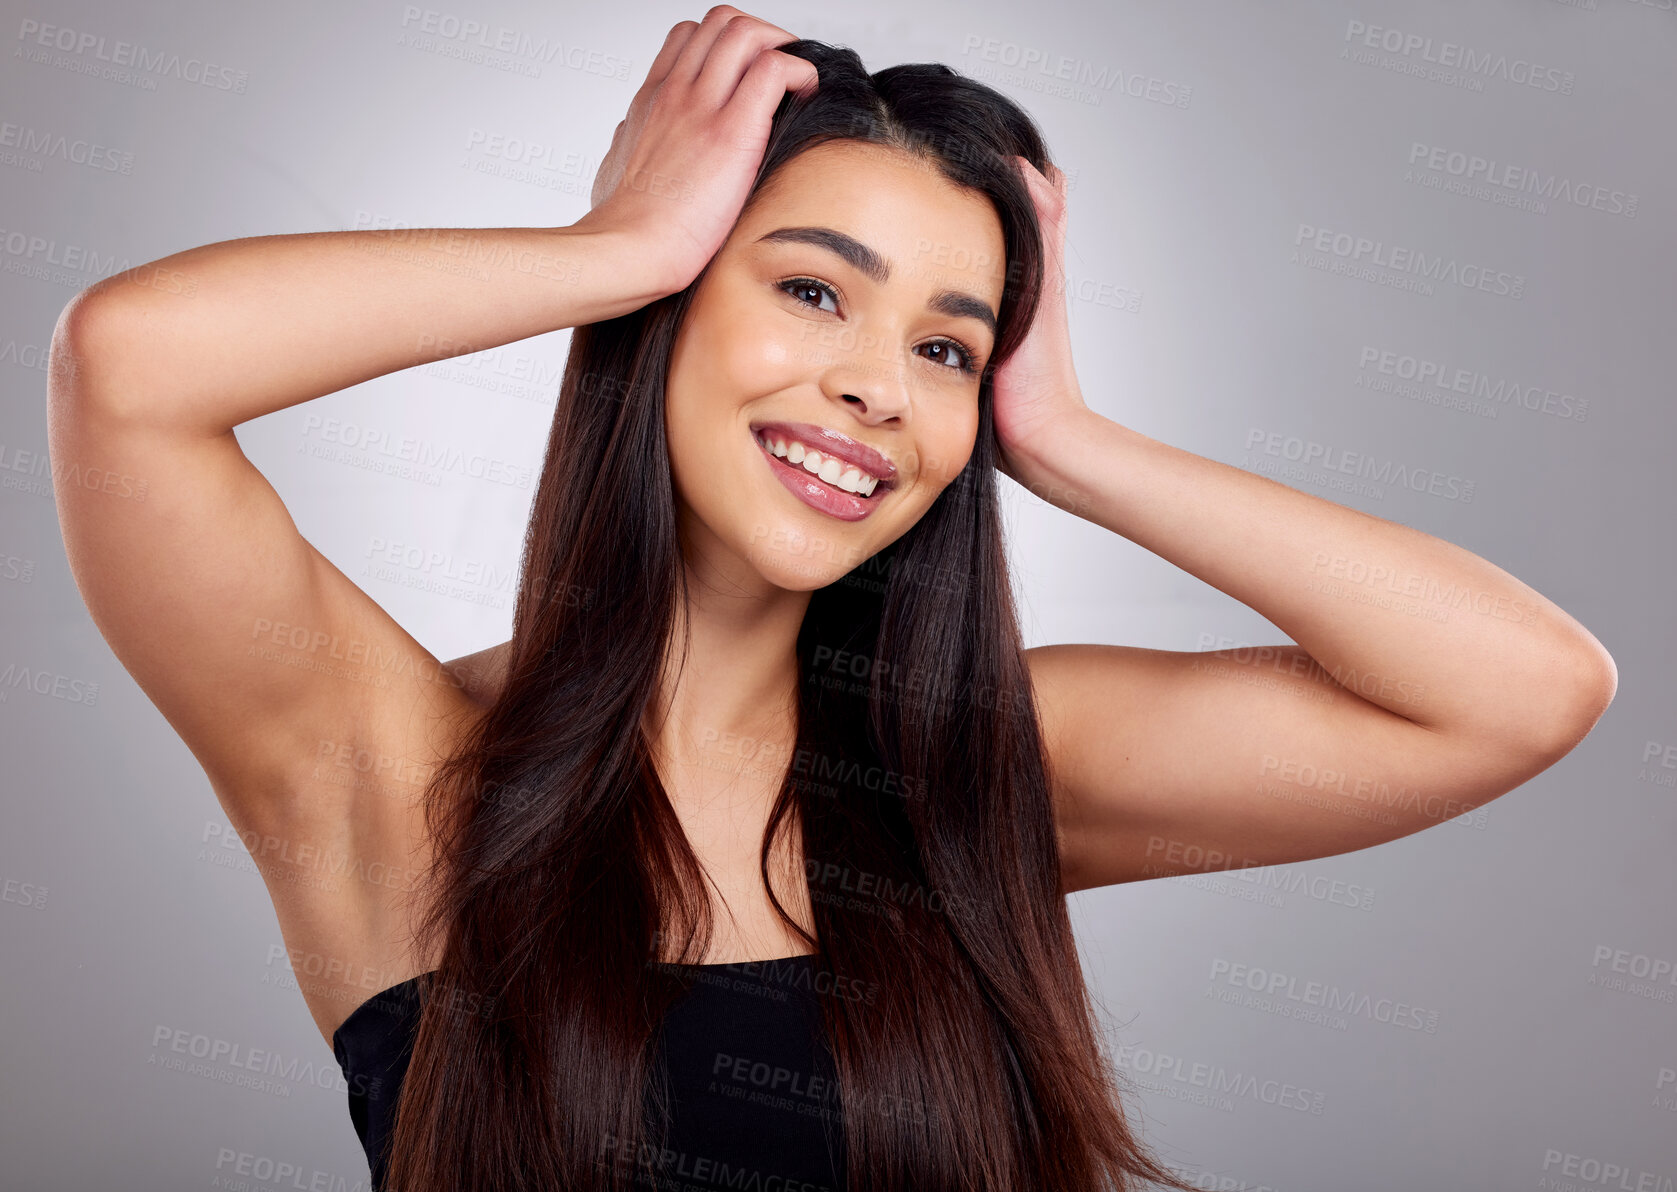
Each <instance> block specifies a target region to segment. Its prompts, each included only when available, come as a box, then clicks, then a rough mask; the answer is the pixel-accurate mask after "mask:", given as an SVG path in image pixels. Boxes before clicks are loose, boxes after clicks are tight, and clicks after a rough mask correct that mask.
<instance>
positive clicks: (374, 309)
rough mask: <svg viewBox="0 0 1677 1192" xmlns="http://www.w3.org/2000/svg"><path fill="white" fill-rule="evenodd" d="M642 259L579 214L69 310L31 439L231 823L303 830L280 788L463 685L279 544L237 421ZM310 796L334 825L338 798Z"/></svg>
mask: <svg viewBox="0 0 1677 1192" xmlns="http://www.w3.org/2000/svg"><path fill="white" fill-rule="evenodd" d="M655 264H656V262H655V261H653V260H651V259H649V256H648V254H647V252H646V251H645V245H644V243H643V242H641V241H639V240H637V239H636V238H634V237H632V236H630V235H628V234H626V233H622V232H618V231H616V230H600V231H594V230H590V229H588V227H587V221H584V223H583V225H580V226H579V227H573V228H555V229H529V228H510V229H442V230H433V231H424V232H419V231H414V232H394V233H392V232H380V231H366V232H363V231H351V232H328V233H319V234H305V235H294V236H265V237H256V238H252V239H247V240H233V241H227V242H224V243H219V244H211V245H208V246H205V247H201V248H193V249H190V250H188V251H186V252H182V253H178V254H176V255H174V256H171V257H166V258H164V259H162V260H160V261H157V262H154V263H152V264H150V265H145V266H141V267H139V268H137V269H133V270H130V271H128V273H126V274H118V275H116V276H115V277H112V278H108V279H106V280H104V281H102V282H99V283H98V284H96V285H94V286H92V287H90V288H89V289H87V290H85V291H83V292H82V293H80V294H78V295H77V296H76V297H75V298H74V299H72V301H71V302H70V304H69V305H68V306H67V307H66V308H65V310H64V312H63V314H62V315H61V317H60V319H59V322H58V326H57V329H56V331H55V332H54V336H53V347H52V358H51V370H50V375H49V384H48V405H49V431H48V441H49V449H50V453H51V460H52V472H53V477H54V490H55V497H56V501H57V507H58V515H59V524H60V528H61V530H62V532H63V536H64V542H65V547H66V551H67V554H68V557H69V561H70V566H71V569H72V573H73V574H74V576H75V580H76V583H77V586H78V587H79V588H80V590H81V594H82V596H83V598H84V600H85V601H86V603H87V607H88V609H89V611H90V612H91V614H92V616H93V619H94V622H95V623H96V624H97V625H98V627H99V630H100V632H101V633H102V634H103V635H104V637H105V639H106V641H107V642H108V643H109V644H110V646H111V648H112V650H113V651H114V652H115V653H116V655H117V657H118V658H119V659H120V660H121V662H122V664H123V666H124V667H125V668H126V669H127V670H128V672H129V673H130V674H131V675H132V676H133V677H134V679H135V681H136V682H137V683H139V685H140V686H141V688H142V689H143V690H144V691H145V692H146V694H147V696H148V697H150V699H151V700H152V702H153V703H154V704H156V706H157V707H158V709H159V711H161V712H162V713H163V715H164V716H165V718H167V719H168V721H169V722H170V724H171V725H172V726H173V727H174V728H175V730H176V731H177V732H178V733H179V734H180V736H181V738H182V739H183V740H184V741H185V742H186V744H187V746H188V747H189V748H190V749H191V750H192V752H193V754H194V756H195V757H196V758H197V759H198V761H199V762H200V764H202V765H203V767H204V769H205V772H206V774H207V775H208V776H209V778H210V780H211V783H212V785H213V786H214V787H215V789H216V792H217V795H218V796H219V797H220V799H221V802H222V805H223V807H224V808H225V809H226V811H227V813H228V815H229V817H230V818H231V819H232V821H233V824H234V826H235V827H236V828H238V829H240V830H241V831H245V830H254V831H257V832H259V833H264V834H267V833H282V834H285V835H287V836H296V835H299V834H301V833H303V832H305V831H306V830H307V829H309V828H310V825H309V824H307V823H304V822H302V821H301V820H299V819H298V818H297V817H298V816H299V815H301V814H303V813H304V808H302V807H301V806H298V805H297V804H298V802H299V800H298V799H297V793H298V792H299V791H300V790H301V789H303V788H304V787H305V786H306V785H308V784H307V783H306V781H305V778H306V776H307V775H310V774H313V773H315V772H316V767H317V766H318V765H319V764H320V761H321V759H322V757H323V756H325V757H326V758H327V759H328V761H330V758H331V756H333V755H334V754H335V752H336V750H338V749H340V748H344V747H347V748H349V749H350V750H352V751H353V750H373V751H374V752H375V753H383V752H388V751H389V750H391V749H392V748H394V747H395V743H397V742H403V741H408V742H412V741H423V740H425V739H426V737H427V735H428V734H427V731H426V729H427V728H428V727H430V726H428V725H427V724H426V723H425V722H424V719H423V718H415V719H414V721H413V723H412V724H411V725H410V724H407V723H391V722H390V721H391V717H392V716H393V715H394V714H395V711H396V710H397V709H403V710H413V711H420V710H425V709H429V710H430V711H431V712H437V711H443V710H447V709H448V708H450V707H454V706H458V705H459V704H461V703H462V700H461V692H460V690H459V680H458V679H456V678H454V677H453V676H450V675H445V674H444V673H442V670H441V668H440V666H439V664H438V661H437V659H436V658H435V657H434V656H432V655H431V654H430V653H429V652H428V651H427V650H426V649H425V648H424V647H423V646H421V645H420V644H419V643H418V642H416V641H415V640H414V639H413V638H411V637H410V636H409V635H408V634H407V633H405V632H404V631H403V630H402V629H401V627H400V626H399V625H397V623H396V622H395V621H394V620H393V619H392V618H391V617H390V616H389V615H388V614H387V613H385V611H384V610H383V609H382V608H380V607H379V606H378V605H377V604H376V603H375V602H374V601H373V600H372V599H371V598H370V597H369V596H368V595H367V594H366V593H364V592H363V591H362V590H361V589H360V588H359V587H358V586H357V585H356V584H355V583H354V582H352V581H351V580H350V579H349V578H348V577H347V576H345V575H344V574H343V572H341V571H340V570H339V569H338V568H337V567H335V566H334V565H333V564H332V563H331V562H330V561H328V560H327V559H326V558H325V557H324V556H323V555H321V554H320V552H319V551H317V550H316V549H315V548H314V547H313V546H312V545H311V544H310V543H309V542H308V541H307V540H306V539H304V538H303V536H302V535H301V534H299V533H298V531H297V527H296V525H295V523H294V522H293V521H292V519H291V516H290V514H289V513H288V511H287V510H286V508H285V505H284V504H283V503H282V502H281V500H280V497H279V495H278V494H277V493H276V492H275V490H274V489H273V487H272V486H271V485H270V484H269V483H268V481H267V479H266V478H265V477H264V476H263V475H262V474H261V473H260V472H259V471H258V470H257V469H256V468H255V467H254V466H253V465H252V464H251V463H250V462H249V460H247V459H246V458H245V456H244V454H243V452H242V451H241V450H240V447H239V443H238V441H237V439H236V438H235V436H234V432H233V428H234V427H235V426H236V425H238V424H239V423H242V422H245V421H248V420H250V419H252V418H256V417H259V416H261V415H263V414H267V413H270V412H272V411H275V410H279V409H283V408H285V407H288V406H293V405H297V404H299V403H301V402H305V401H308V400H310V399H311V398H315V397H319V396H321V395H323V394H328V393H333V392H335V391H337V390H340V389H343V388H346V387H348V386H351V385H354V384H357V383H359V382H361V381H365V380H368V379H370V378H372V377H377V376H380V375H382V374H385V373H389V372H392V371H395V370H398V369H403V368H407V367H409V366H411V365H415V364H419V363H421V362H424V361H427V360H434V359H438V358H441V357H445V356H453V355H458V354H460V353H463V352H468V351H474V350H478V349H482V348H488V347H492V346H495V345H498V344H502V343H507V342H511V341H513V340H517V339H521V338H525V337H527V336H531V335H536V334H539V333H542V332H545V331H552V330H556V329H558V328H562V327H567V326H574V325H578V324H583V323H588V322H593V321H596V320H599V319H604V318H609V317H612V316H615V315H619V314H622V313H624V312H626V311H629V310H632V309H635V308H636V307H637V306H640V305H643V304H645V303H646V302H648V301H650V300H652V299H654V298H656V297H658V296H659V295H660V294H661V293H664V292H668V289H667V286H666V283H665V281H664V280H663V279H662V278H660V277H659V276H657V274H656V273H655V272H654V269H653V266H655ZM474 400H475V399H474ZM328 750H331V751H333V753H330V754H329V753H328V752H327V751H328ZM353 774H354V772H353V771H348V770H346V771H345V772H344V775H343V776H346V777H348V776H353ZM308 802H309V803H311V804H313V806H312V808H311V809H309V812H308V813H309V814H313V815H325V816H326V817H327V818H328V819H335V818H338V817H341V816H342V814H343V813H344V811H345V810H346V808H347V806H348V805H349V804H350V803H352V802H354V800H353V798H352V797H351V795H350V793H349V792H347V791H346V792H345V794H344V798H343V800H342V801H339V802H338V804H337V805H336V806H330V807H327V806H321V805H320V804H321V799H320V798H318V797H317V798H312V799H309V800H308ZM389 802H390V801H389V800H373V801H372V804H373V805H374V807H375V808H379V809H378V810H370V812H369V817H370V818H371V819H373V820H383V819H385V818H386V816H387V815H388V816H389V817H391V818H390V820H389V823H388V824H385V825H383V826H375V825H373V824H369V825H368V826H369V828H372V830H373V831H374V832H375V833H376V834H383V833H384V832H385V829H386V828H389V827H392V826H396V825H399V824H400V823H401V822H404V821H405V819H406V817H407V811H408V809H398V808H396V807H391V806H383V807H380V805H387V804H389ZM363 803H365V801H363ZM344 843H348V842H344Z"/></svg>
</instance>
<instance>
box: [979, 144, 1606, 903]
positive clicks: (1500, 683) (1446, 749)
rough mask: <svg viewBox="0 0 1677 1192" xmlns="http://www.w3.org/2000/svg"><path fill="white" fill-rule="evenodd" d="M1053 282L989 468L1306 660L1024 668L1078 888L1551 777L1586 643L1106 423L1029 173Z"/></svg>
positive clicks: (1505, 581) (1354, 515) (1365, 529)
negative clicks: (1231, 606) (1134, 550)
mask: <svg viewBox="0 0 1677 1192" xmlns="http://www.w3.org/2000/svg"><path fill="white" fill-rule="evenodd" d="M1023 172H1024V173H1025V175H1026V176H1027V179H1028V180H1029V182H1030V185H1031V188H1032V191H1033V193H1034V194H1035V196H1036V198H1037V203H1038V210H1039V213H1040V214H1041V215H1042V217H1043V228H1044V240H1045V247H1046V249H1047V253H1048V266H1049V274H1050V279H1049V280H1050V283H1051V284H1050V286H1049V288H1048V289H1047V290H1046V291H1045V293H1044V300H1043V306H1042V309H1041V311H1040V312H1039V314H1038V316H1037V319H1036V321H1035V322H1034V323H1033V325H1032V329H1031V332H1030V335H1029V337H1028V338H1027V341H1026V343H1025V344H1023V345H1021V347H1020V349H1019V351H1018V352H1017V353H1016V354H1015V355H1014V357H1013V358H1011V359H1010V360H1009V361H1008V362H1007V363H1006V364H1004V365H1003V366H1002V368H1001V370H1000V371H999V372H998V373H997V376H996V378H995V392H994V399H995V417H996V428H997V435H998V438H999V440H1000V442H1001V445H1002V456H1003V464H1002V466H1003V470H1004V471H1005V472H1006V473H1007V474H1008V475H1010V476H1012V477H1013V478H1014V479H1015V480H1017V481H1018V482H1019V483H1021V484H1022V485H1024V486H1025V487H1026V488H1028V489H1030V490H1031V491H1032V492H1034V493H1036V494H1037V495H1038V496H1040V497H1042V498H1043V499H1044V500H1046V501H1049V502H1050V503H1052V504H1054V505H1056V506H1058V507H1059V508H1061V509H1065V510H1067V511H1068V512H1071V513H1075V514H1076V515H1078V516H1080V517H1083V518H1085V519H1087V520H1089V521H1092V522H1094V523H1095V524H1097V525H1100V526H1104V527H1105V528H1106V529H1108V530H1111V531H1112V532H1113V533H1115V534H1121V535H1123V536H1124V537H1125V538H1128V539H1129V540H1130V541H1132V542H1134V543H1136V544H1137V545H1139V546H1143V547H1146V548H1147V549H1148V550H1150V551H1153V552H1154V553H1155V554H1157V555H1159V556H1161V557H1162V558H1165V559H1167V560H1169V561H1170V562H1172V563H1174V564H1176V565H1177V566H1178V567H1181V568H1182V569H1183V570H1184V571H1187V572H1189V573H1191V574H1193V575H1195V576H1197V577H1198V578H1200V579H1202V580H1204V581H1205V582H1206V583H1208V584H1210V585H1212V586H1213V587H1215V588H1217V589H1218V590H1220V591H1222V592H1225V593H1227V594H1228V595H1230V596H1232V597H1234V598H1235V599H1236V600H1239V601H1240V602H1241V603H1243V604H1246V605H1248V606H1250V607H1251V608H1253V609H1254V610H1256V611H1257V612H1259V613H1261V614H1262V615H1263V616H1264V617H1266V618H1268V619H1269V620H1270V621H1271V622H1272V623H1273V624H1275V625H1276V626H1277V627H1279V628H1280V629H1281V630H1282V632H1284V633H1286V634H1287V635H1289V636H1290V637H1291V638H1292V639H1293V641H1294V642H1296V643H1297V645H1293V644H1286V645H1278V646H1268V647H1259V648H1254V649H1250V650H1245V651H1234V652H1228V651H1219V652H1205V653H1194V652H1173V651H1163V650H1146V649H1140V648H1136V647H1122V646H1103V645H1054V646H1044V647H1038V648H1035V649H1032V650H1028V651H1026V658H1027V660H1028V662H1029V665H1030V670H1031V676H1032V682H1033V686H1034V687H1035V689H1036V694H1037V701H1038V704H1039V708H1040V710H1041V713H1042V718H1043V725H1044V736H1045V739H1046V742H1047V745H1048V749H1049V760H1050V768H1051V771H1052V778H1053V781H1054V793H1055V802H1056V813H1057V822H1058V827H1059V830H1060V837H1061V848H1062V861H1063V864H1064V868H1065V880H1064V882H1063V885H1064V886H1065V888H1066V889H1067V890H1068V891H1069V890H1072V889H1081V888H1086V887H1089V886H1099V885H1107V884H1111V883H1114V882H1122V881H1130V880H1135V879H1137V878H1143V877H1159V876H1168V875H1170V874H1177V873H1187V872H1204V871H1207V870H1211V869H1231V868H1242V867H1245V866H1249V865H1268V864H1278V863H1282V862H1288V861H1299V860H1305V859H1308V858H1312V857H1320V856H1328V855H1332V854H1335V853H1341V852H1347V851H1351V850H1353V849H1358V848H1366V847H1369V846H1371V845H1374V844H1379V843H1381V842H1383V841H1387V840H1391V839H1395V838H1397V837H1400V836H1405V835H1409V834H1410V833H1412V832H1416V831H1419V830H1421V829H1422V828H1425V827H1428V826H1430V825H1432V824H1437V823H1442V822H1444V821H1445V820H1447V819H1453V818H1455V817H1457V816H1460V815H1462V814H1463V813H1465V812H1468V811H1471V810H1472V809H1474V808H1475V807H1477V806H1479V805H1480V804H1482V803H1484V802H1486V801H1488V800H1490V799H1493V798H1495V797H1497V796H1498V795H1501V794H1504V793H1506V792H1507V791H1509V790H1512V789H1513V788H1514V787H1516V786H1518V785H1520V784H1521V783H1523V782H1525V781H1527V780H1528V779H1529V778H1531V777H1532V776H1533V775H1535V774H1537V773H1540V772H1541V771H1542V770H1544V769H1547V768H1548V767H1549V766H1551V765H1553V764H1554V763H1555V762H1556V761H1558V760H1559V759H1560V758H1561V757H1563V756H1565V755H1566V754H1567V753H1568V752H1569V751H1570V750H1571V749H1572V748H1573V747H1574V746H1576V745H1577V744H1578V742H1579V741H1580V740H1581V739H1582V738H1583V737H1584V736H1585V734H1587V733H1588V732H1589V731H1590V729H1591V728H1592V727H1593V726H1594V724H1595V723H1596V721H1597V720H1598V719H1599V718H1600V717H1601V715H1602V713H1603V712H1604V711H1605V710H1606V708H1607V706H1608V704H1609V703H1610V702H1611V701H1612V699H1613V694H1614V691H1615V689H1616V686H1617V671H1616V669H1615V667H1614V664H1613V660H1612V658H1611V656H1610V655H1609V654H1608V653H1607V651H1606V650H1605V649H1604V648H1603V647H1602V645H1601V643H1600V642H1598V641H1597V640H1596V639H1595V638H1594V637H1593V636H1592V635H1591V634H1590V632H1589V631H1588V630H1586V629H1585V628H1584V627H1583V626H1582V625H1580V624H1579V623H1578V622H1577V621H1576V620H1574V619H1573V618H1572V617H1571V616H1569V615H1568V614H1567V613H1566V612H1565V611H1564V610H1562V609H1561V608H1559V607H1558V606H1557V605H1555V604H1554V603H1553V602H1552V601H1550V600H1548V599H1546V598H1545V597H1544V596H1542V595H1541V594H1540V593H1538V592H1537V591H1535V590H1534V589H1532V588H1531V587H1529V586H1527V585H1526V584H1524V583H1522V582H1520V580H1518V579H1516V578H1515V577H1514V576H1512V575H1509V574H1508V573H1507V572H1506V571H1503V570H1502V569H1501V568H1499V567H1497V566H1495V565H1494V564H1492V563H1490V562H1488V561H1486V560H1485V559H1482V558H1480V557H1479V556H1477V555H1475V554H1473V553H1472V552H1470V551H1467V550H1464V549H1462V548H1461V547H1459V546H1456V545H1453V544H1452V543H1449V542H1446V541H1444V540H1442V539H1440V538H1435V537H1433V536H1431V535H1429V534H1425V533H1423V532H1421V531H1419V530H1415V529H1412V528H1410V527H1408V526H1404V525H1400V524H1398V523H1396V522H1392V521H1387V520H1385V519H1382V518H1378V517H1374V516H1372V515H1370V514H1366V513H1362V512H1360V511H1358V510H1355V509H1351V508H1348V507H1346V506H1343V505H1339V504H1336V503H1334V502H1332V501H1328V500H1324V499H1322V498H1319V497H1314V496H1311V495H1309V494H1307V493H1303V492H1299V491H1298V490H1296V489H1292V488H1289V487H1287V486H1286V485H1283V484H1280V483H1277V482H1276V481H1273V480H1270V479H1269V478H1267V477H1264V476H1260V475H1256V474H1254V473H1251V472H1247V471H1244V470H1242V469H1240V468H1235V467H1231V466H1229V465H1227V464H1222V463H1218V462H1216V461H1214V460H1209V459H1205V458H1203V457H1201V456H1197V455H1194V454H1192V453H1190V452H1187V451H1182V450H1180V449H1178V448H1175V447H1171V446H1169V445H1168V444H1165V443H1161V442H1159V441H1157V440H1155V439H1151V438H1148V437H1147V436H1146V435H1143V434H1140V433H1138V432H1136V431H1134V430H1130V429H1128V428H1126V427H1124V426H1121V425H1119V424H1117V423H1115V422H1113V421H1111V420H1110V419H1107V418H1104V417H1102V416H1100V415H1099V414H1096V413H1095V412H1093V411H1091V410H1090V409H1089V408H1088V407H1087V406H1086V405H1085V404H1084V402H1083V399H1082V395H1081V392H1080V390H1079V388H1078V385H1077V380H1076V376H1075V374H1074V372H1073V370H1072V367H1071V353H1070V340H1069V335H1068V334H1067V329H1066V312H1065V303H1064V300H1063V299H1062V298H1061V297H1060V296H1059V295H1060V291H1059V290H1058V288H1057V287H1056V286H1055V285H1054V284H1052V283H1054V282H1055V281H1057V280H1058V278H1060V277H1063V268H1062V266H1061V263H1060V262H1061V253H1062V251H1063V248H1062V245H1063V238H1064V229H1065V200H1064V193H1063V184H1062V186H1061V187H1056V186H1053V185H1050V184H1049V183H1048V182H1046V181H1045V180H1044V179H1043V178H1042V176H1041V175H1039V174H1037V173H1036V171H1034V170H1032V169H1030V168H1029V167H1028V166H1027V167H1025V168H1024V171H1023Z"/></svg>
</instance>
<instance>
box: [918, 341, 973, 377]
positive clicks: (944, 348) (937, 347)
mask: <svg viewBox="0 0 1677 1192" xmlns="http://www.w3.org/2000/svg"><path fill="white" fill-rule="evenodd" d="M925 347H926V358H927V359H928V360H930V361H931V362H932V363H933V364H942V365H944V366H945V367H948V368H957V369H963V370H964V369H966V368H967V366H968V364H969V363H970V361H968V359H967V354H966V352H964V351H962V350H961V348H960V347H959V346H958V345H956V344H952V343H948V342H946V341H944V340H937V341H936V342H934V343H929V344H927V345H925ZM952 360H954V361H958V362H959V363H951V361H952Z"/></svg>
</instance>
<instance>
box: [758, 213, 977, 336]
mask: <svg viewBox="0 0 1677 1192" xmlns="http://www.w3.org/2000/svg"><path fill="white" fill-rule="evenodd" d="M765 240H775V241H784V242H787V243H793V244H813V245H815V246H816V247H817V248H824V249H826V250H827V251H828V252H832V253H837V254H838V255H839V256H841V257H843V258H844V259H845V260H846V261H847V262H849V263H850V265H851V266H852V267H853V268H855V269H856V270H857V271H858V272H860V273H862V274H863V275H865V276H866V277H868V278H870V279H872V281H873V282H874V283H875V284H876V285H884V284H885V283H886V282H888V281H890V280H891V266H890V263H889V262H887V261H886V259H885V258H884V257H882V256H880V255H879V254H878V253H877V252H875V251H874V250H873V249H871V248H869V247H868V246H867V245H865V244H863V243H862V242H861V241H860V240H858V239H856V238H855V237H854V236H849V235H846V234H845V233H843V232H841V231H839V230H838V229H837V228H823V227H798V228H776V229H775V230H774V231H772V232H766V233H764V234H763V235H761V236H759V237H757V242H758V243H759V244H761V243H762V242H763V241H765ZM927 305H928V306H929V307H930V308H931V309H932V310H935V311H937V312H938V313H939V314H945V315H951V316H953V317H955V318H966V319H977V320H978V321H979V322H981V323H983V324H984V325H985V326H986V327H988V328H989V329H990V334H991V335H994V334H996V312H995V311H993V310H991V309H990V304H989V303H987V302H985V301H984V300H983V299H981V298H976V297H974V296H973V295H971V294H966V293H963V292H961V291H960V290H940V291H939V292H938V293H936V294H934V295H933V296H932V299H931V301H930V302H928V303H927Z"/></svg>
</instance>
